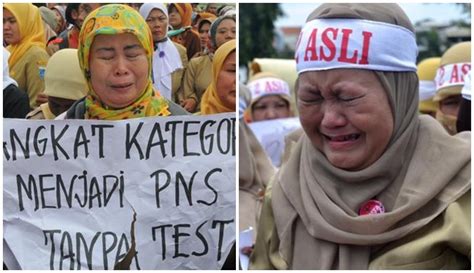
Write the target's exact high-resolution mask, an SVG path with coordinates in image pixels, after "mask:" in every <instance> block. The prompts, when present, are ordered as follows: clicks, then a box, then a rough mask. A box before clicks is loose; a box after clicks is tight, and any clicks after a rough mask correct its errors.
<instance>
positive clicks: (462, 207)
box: [3, 3, 471, 269]
mask: <svg viewBox="0 0 474 273" xmlns="http://www.w3.org/2000/svg"><path fill="white" fill-rule="evenodd" d="M200 6H201V7H202V8H205V10H202V11H197V8H199V6H194V7H193V5H191V4H185V3H172V4H169V5H164V4H153V3H146V4H143V5H137V4H128V5H126V4H123V5H122V4H108V5H100V4H88V3H82V4H67V5H61V4H54V5H53V4H51V5H48V6H44V7H37V6H35V5H32V4H27V3H21V4H4V9H3V13H4V18H3V23H4V27H3V33H4V34H3V35H4V46H5V47H6V48H4V117H16V118H25V117H26V118H30V119H101V120H119V119H129V118H136V117H144V116H168V115H185V114H188V113H194V114H203V115H206V114H214V113H221V112H233V111H235V110H234V109H235V105H236V86H235V71H236V69H235V66H236V63H235V59H236V42H235V35H236V33H235V31H236V19H235V9H234V8H233V7H232V6H227V5H215V4H208V5H200ZM338 30H341V33H339V32H338ZM351 33H352V34H351ZM338 34H339V35H338ZM331 39H332V40H331ZM320 40H322V41H323V42H321V41H320ZM325 46H327V48H326V47H325ZM360 46H361V48H359V47H360ZM470 53H471V44H470V42H463V43H459V44H455V45H453V46H452V47H450V48H449V49H447V50H446V51H445V52H444V53H443V54H442V56H439V57H437V58H430V59H426V60H422V61H421V62H419V63H418V65H417V64H416V57H417V44H416V39H415V32H414V28H413V25H412V23H411V22H410V20H409V19H408V17H407V16H406V14H405V13H404V11H403V10H402V9H401V8H400V7H399V6H398V5H396V4H323V5H321V6H319V7H318V8H316V9H315V10H314V11H313V12H312V13H311V14H310V15H309V17H308V19H307V22H306V24H305V26H304V27H303V28H302V31H301V34H300V37H299V39H298V44H297V48H296V52H295V61H296V63H297V66H296V68H297V80H296V85H295V88H294V89H295V92H294V93H293V92H292V91H291V90H292V87H291V85H290V84H288V83H287V82H285V80H283V77H282V75H277V74H275V73H268V72H261V73H258V74H255V75H253V77H252V78H250V80H249V82H248V84H247V86H243V85H241V87H240V95H241V97H242V98H241V107H240V109H241V113H240V114H241V115H240V117H241V122H240V147H239V149H240V153H239V155H240V158H239V161H240V169H239V183H240V185H239V186H240V187H239V188H240V189H241V190H240V211H241V214H240V227H241V228H245V227H248V226H253V227H254V228H255V230H256V238H255V246H253V247H250V248H247V249H246V250H245V252H246V253H247V254H248V255H250V260H251V263H250V268H253V269H468V268H470V250H471V245H470V206H471V205H470V204H471V202H470V200H471V199H470V179H471V177H470V171H471V154H470V145H471V142H470V141H471V136H470V92H471V91H470V68H471V61H470V58H471V56H470ZM25 94H26V95H25ZM293 97H296V100H294V99H293ZM295 101H296V103H295ZM425 114H428V115H425ZM295 115H298V116H299V119H300V121H301V126H302V129H301V130H298V131H295V132H293V133H291V134H290V135H288V137H287V142H286V143H287V147H286V148H285V153H284V154H283V155H282V165H281V167H280V168H279V169H278V170H276V169H275V168H274V167H273V166H272V165H271V162H270V161H269V160H268V158H267V156H266V155H265V152H264V151H263V149H262V147H261V146H260V144H259V143H258V141H257V140H256V138H255V136H254V135H253V133H252V132H251V130H250V129H249V128H248V123H252V122H259V121H263V120H270V119H280V118H287V117H292V116H295ZM430 115H431V116H430Z"/></svg>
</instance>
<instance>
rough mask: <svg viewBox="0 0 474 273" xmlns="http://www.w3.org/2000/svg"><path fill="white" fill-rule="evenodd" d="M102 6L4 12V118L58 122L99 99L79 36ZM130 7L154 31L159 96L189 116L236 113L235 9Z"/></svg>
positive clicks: (21, 6)
mask: <svg viewBox="0 0 474 273" xmlns="http://www.w3.org/2000/svg"><path fill="white" fill-rule="evenodd" d="M104 5H106V4H101V3H67V4H62V3H47V4H38V3H35V4H28V3H18V4H16V3H15V4H10V3H9V4H5V5H4V8H3V15H4V16H3V45H4V117H12V118H28V119H54V118H56V117H58V116H59V115H60V114H61V113H63V112H65V111H66V110H68V109H69V108H70V107H71V106H72V105H73V104H74V103H75V102H77V101H79V100H81V99H83V98H87V97H90V98H91V99H92V98H93V97H95V94H94V87H93V86H91V84H90V79H91V76H92V77H94V75H89V74H88V73H90V71H86V70H87V69H86V67H84V66H81V65H82V64H80V60H79V57H78V56H81V55H83V54H84V53H85V51H86V50H88V49H89V48H86V47H84V45H81V42H83V41H81V32H84V28H87V27H91V25H87V24H85V23H84V22H86V21H87V19H88V15H89V14H90V13H92V12H93V11H95V10H97V9H99V8H100V7H101V6H104ZM125 5H127V6H129V7H131V8H133V9H134V10H135V11H136V12H137V14H139V15H140V16H141V17H142V19H143V20H144V21H145V22H146V24H147V27H148V28H149V33H150V34H151V37H152V46H151V48H150V49H149V50H152V52H149V53H150V54H151V55H152V61H151V63H150V71H151V73H150V75H149V76H150V77H151V82H152V85H153V90H154V92H156V93H157V94H159V96H161V97H163V98H164V99H165V100H166V101H167V104H169V105H171V107H172V108H173V109H178V108H179V109H180V111H182V112H183V113H191V114H213V113H219V112H234V111H235V96H236V88H235V71H236V69H235V48H236V46H235V38H236V11H235V4H229V5H227V4H216V3H209V4H205V3H200V4H197V3H170V4H166V5H165V4H153V3H146V4H140V3H130V4H125ZM137 24H138V23H137ZM117 27H122V26H117ZM139 31H145V30H142V29H140V30H139ZM106 34H108V33H106ZM227 42H229V43H227ZM224 44H226V48H225V49H222V50H221V52H220V54H219V51H218V49H219V48H220V47H221V46H223V45H224ZM78 50H79V51H78ZM147 50H148V49H147ZM221 74H222V75H221ZM227 75H230V77H229V76H227ZM220 79H222V80H220ZM142 91H143V90H140V92H142ZM25 94H26V95H25ZM99 97H100V95H99ZM91 101H92V100H91ZM99 103H100V104H104V103H103V102H102V101H100V102H99ZM89 105H90V104H88V103H86V107H87V108H88V107H89ZM181 108H182V109H181Z"/></svg>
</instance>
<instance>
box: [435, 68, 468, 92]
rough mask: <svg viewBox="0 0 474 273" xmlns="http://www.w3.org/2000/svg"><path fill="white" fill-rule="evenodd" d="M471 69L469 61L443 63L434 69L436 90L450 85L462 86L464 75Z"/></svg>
mask: <svg viewBox="0 0 474 273" xmlns="http://www.w3.org/2000/svg"><path fill="white" fill-rule="evenodd" d="M469 71H471V64H470V63H455V64H447V65H443V66H441V67H440V68H438V70H437V71H436V77H435V82H436V90H440V89H442V88H446V87H451V86H463V85H464V76H465V75H467V73H469Z"/></svg>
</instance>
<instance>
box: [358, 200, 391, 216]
mask: <svg viewBox="0 0 474 273" xmlns="http://www.w3.org/2000/svg"><path fill="white" fill-rule="evenodd" d="M384 212H385V207H384V206H383V204H382V202H380V201H378V200H374V199H372V200H369V201H367V202H365V203H364V204H363V205H362V206H361V207H360V209H359V215H360V216H362V215H369V214H380V213H384Z"/></svg>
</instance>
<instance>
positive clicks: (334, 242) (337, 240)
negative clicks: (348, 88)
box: [272, 4, 471, 269]
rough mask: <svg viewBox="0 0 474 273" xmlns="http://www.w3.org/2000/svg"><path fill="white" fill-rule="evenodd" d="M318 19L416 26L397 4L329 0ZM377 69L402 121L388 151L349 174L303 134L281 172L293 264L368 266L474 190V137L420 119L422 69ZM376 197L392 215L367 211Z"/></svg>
mask: <svg viewBox="0 0 474 273" xmlns="http://www.w3.org/2000/svg"><path fill="white" fill-rule="evenodd" d="M316 18H358V19H367V20H372V21H381V22H385V23H390V24H395V25H400V26H403V27H405V28H407V29H409V30H411V31H413V27H412V25H411V23H410V21H409V19H408V18H407V16H406V15H405V14H404V12H403V11H402V10H401V9H400V7H399V6H397V5H396V4H323V5H321V6H320V7H318V8H317V9H316V10H315V11H313V12H312V13H311V15H310V16H309V18H308V21H310V20H313V19H316ZM374 73H375V74H376V75H377V77H378V79H379V80H380V82H381V83H382V85H383V87H384V89H385V90H386V92H387V95H388V99H389V102H390V106H391V109H392V113H393V118H394V132H393V135H392V137H391V140H390V142H389V144H388V146H387V147H386V150H385V152H384V153H383V154H382V156H381V157H380V158H379V159H378V160H377V161H376V162H375V163H373V164H372V165H371V166H369V167H367V168H366V169H363V170H360V171H355V172H350V171H345V170H342V169H338V168H336V167H334V166H332V165H331V164H330V162H329V161H328V160H327V159H326V157H325V156H324V154H322V153H321V152H320V151H319V150H317V149H315V148H314V147H313V146H312V144H311V141H310V140H309V139H308V137H307V136H306V135H303V137H302V138H300V140H299V141H298V143H297V144H296V145H295V146H296V147H295V149H293V153H292V155H291V157H290V158H289V160H288V162H287V164H285V165H284V166H283V167H282V168H281V170H280V172H279V173H278V174H277V177H276V179H275V183H274V185H273V190H272V210H273V214H274V220H275V225H276V231H277V233H278V238H279V241H280V242H279V246H278V253H279V255H280V256H281V257H282V258H283V260H284V262H285V263H286V264H287V267H288V268H289V269H367V268H368V265H369V262H370V259H371V254H372V251H374V249H373V248H371V246H375V245H379V246H380V245H383V244H387V243H390V242H393V241H395V240H398V239H400V238H403V237H405V236H407V235H409V234H412V233H414V232H415V231H417V230H419V229H420V228H422V227H424V226H425V225H427V224H428V223H429V222H430V221H432V220H433V219H434V218H435V217H437V216H438V215H440V214H441V213H442V212H443V211H444V210H445V209H446V208H447V206H448V205H449V204H450V203H452V202H454V201H456V200H457V199H458V198H459V197H460V196H462V195H463V194H464V193H466V192H467V191H468V190H469V189H470V165H471V164H470V162H471V161H470V135H467V136H466V135H464V138H463V137H461V136H457V137H451V136H449V135H448V134H447V133H446V132H445V131H444V129H443V128H442V127H441V126H440V125H439V124H438V123H437V122H436V121H435V120H434V119H432V118H430V117H424V116H421V117H419V116H418V114H417V107H418V78H417V75H416V73H415V72H377V71H374ZM374 197H375V199H377V200H379V201H381V202H382V203H383V204H384V206H385V211H386V212H385V213H383V214H376V215H366V216H359V215H358V210H359V208H360V206H361V204H363V203H365V202H366V201H368V200H370V199H374ZM309 257H310V258H309ZM280 266H281V265H280Z"/></svg>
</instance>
